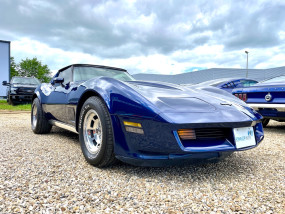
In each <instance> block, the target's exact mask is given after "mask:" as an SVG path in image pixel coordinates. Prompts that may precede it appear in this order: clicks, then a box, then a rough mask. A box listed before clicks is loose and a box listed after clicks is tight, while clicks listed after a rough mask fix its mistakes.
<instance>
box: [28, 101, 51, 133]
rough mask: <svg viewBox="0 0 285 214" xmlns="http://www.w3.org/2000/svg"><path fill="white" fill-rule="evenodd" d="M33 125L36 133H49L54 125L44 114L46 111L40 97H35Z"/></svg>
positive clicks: (32, 115) (32, 116)
mask: <svg viewBox="0 0 285 214" xmlns="http://www.w3.org/2000/svg"><path fill="white" fill-rule="evenodd" d="M31 125H32V130H33V132H34V133H36V134H45V133H49V132H50V130H51V128H52V125H51V124H50V123H49V122H48V120H47V119H46V118H45V116H44V112H43V110H42V106H41V104H40V101H39V99H38V98H35V99H34V100H33V104H32V111H31Z"/></svg>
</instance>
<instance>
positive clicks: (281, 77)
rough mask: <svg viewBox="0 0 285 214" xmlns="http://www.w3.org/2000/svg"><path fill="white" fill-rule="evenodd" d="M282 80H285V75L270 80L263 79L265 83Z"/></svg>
mask: <svg viewBox="0 0 285 214" xmlns="http://www.w3.org/2000/svg"><path fill="white" fill-rule="evenodd" d="M281 81H285V76H279V77H274V78H271V79H269V80H265V81H263V83H271V82H281Z"/></svg>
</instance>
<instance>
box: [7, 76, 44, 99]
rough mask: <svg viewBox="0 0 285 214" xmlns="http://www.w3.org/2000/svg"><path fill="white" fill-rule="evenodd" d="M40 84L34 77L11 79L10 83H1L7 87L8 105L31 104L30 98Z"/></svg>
mask: <svg viewBox="0 0 285 214" xmlns="http://www.w3.org/2000/svg"><path fill="white" fill-rule="evenodd" d="M39 84H41V82H40V81H39V80H38V79H37V78H34V77H13V78H12V80H11V82H10V83H9V82H7V81H3V82H2V85H4V86H7V92H6V93H7V102H8V103H9V104H10V105H15V104H20V103H31V102H32V96H33V94H34V91H35V89H36V88H37V86H38V85H39Z"/></svg>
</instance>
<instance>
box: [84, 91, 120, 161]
mask: <svg viewBox="0 0 285 214" xmlns="http://www.w3.org/2000/svg"><path fill="white" fill-rule="evenodd" d="M78 131H79V140H80V145H81V149H82V153H83V155H84V157H85V159H86V160H87V162H88V163H90V164H92V165H94V166H97V167H106V166H109V165H111V164H113V163H114V162H115V161H116V158H115V155H114V139H113V128H112V124H111V118H110V115H109V112H108V109H107V107H106V106H105V104H104V103H103V101H102V100H101V99H100V98H98V97H90V98H88V99H87V100H86V101H85V103H84V104H83V106H82V109H81V112H80V117H79V129H78Z"/></svg>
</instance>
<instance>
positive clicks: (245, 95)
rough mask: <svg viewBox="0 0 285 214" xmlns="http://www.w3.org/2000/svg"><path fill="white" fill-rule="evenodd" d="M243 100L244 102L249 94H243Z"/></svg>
mask: <svg viewBox="0 0 285 214" xmlns="http://www.w3.org/2000/svg"><path fill="white" fill-rule="evenodd" d="M242 100H243V101H244V102H246V101H247V94H243V95H242Z"/></svg>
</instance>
